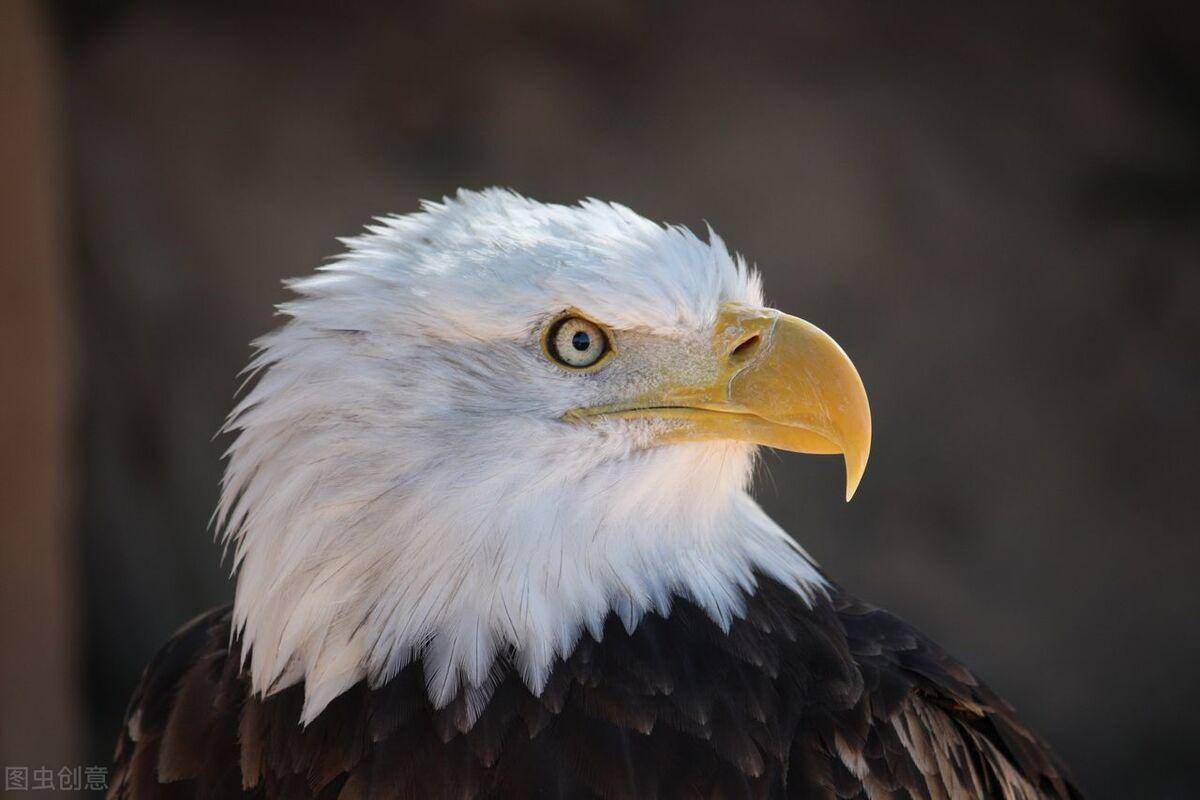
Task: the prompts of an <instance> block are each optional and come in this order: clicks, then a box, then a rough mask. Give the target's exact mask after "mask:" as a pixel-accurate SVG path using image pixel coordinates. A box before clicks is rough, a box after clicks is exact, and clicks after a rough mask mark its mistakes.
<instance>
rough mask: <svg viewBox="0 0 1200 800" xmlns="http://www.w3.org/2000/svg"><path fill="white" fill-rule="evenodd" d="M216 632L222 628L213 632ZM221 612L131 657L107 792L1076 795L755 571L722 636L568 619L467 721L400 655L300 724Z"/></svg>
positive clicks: (909, 664)
mask: <svg viewBox="0 0 1200 800" xmlns="http://www.w3.org/2000/svg"><path fill="white" fill-rule="evenodd" d="M231 643H232V644H231ZM241 663H242V659H241V652H240V649H239V647H238V643H237V641H236V639H234V638H232V637H231V635H230V615H229V610H228V609H220V610H217V611H213V612H210V613H208V614H206V615H204V616H202V617H200V618H198V619H196V620H195V621H193V622H192V623H190V624H189V625H188V626H186V627H185V628H184V629H183V630H181V631H180V632H179V633H178V634H177V635H176V636H175V637H174V638H173V639H172V640H171V641H170V642H169V643H168V644H167V645H166V646H165V647H164V648H163V649H162V650H161V651H160V652H159V654H158V655H157V656H156V657H155V658H154V660H153V661H152V662H151V663H150V665H149V666H148V667H147V669H146V672H145V675H144V676H143V678H142V682H141V685H140V686H139V687H138V689H137V691H136V692H135V694H134V696H133V699H132V701H131V703H130V710H129V715H128V718H127V721H126V726H125V730H124V731H123V732H122V734H121V737H120V741H119V742H118V745H117V753H116V762H117V764H116V770H115V772H114V777H113V782H112V790H111V793H110V797H112V798H129V799H130V800H138V799H140V798H160V797H162V798H169V797H186V798H193V797H196V798H199V797H207V798H223V797H262V798H314V797H319V798H344V799H345V800H356V799H357V798H380V799H381V800H382V799H386V798H413V799H414V800H418V799H419V800H426V799H432V798H443V797H444V798H481V799H482V798H534V797H536V798H858V797H862V798H893V797H894V798H905V797H912V798H975V797H986V798H992V797H996V798H1040V797H1051V798H1077V797H1079V796H1080V795H1079V792H1078V791H1077V790H1076V789H1075V787H1074V786H1073V785H1072V784H1071V783H1070V781H1069V779H1068V778H1067V776H1066V773H1065V770H1064V769H1063V767H1062V766H1061V764H1060V763H1059V761H1058V760H1057V759H1056V757H1055V756H1054V754H1053V753H1052V752H1051V751H1050V750H1049V748H1048V747H1047V746H1046V745H1045V744H1044V743H1042V742H1041V741H1040V740H1039V739H1037V738H1036V737H1035V736H1034V735H1033V734H1031V733H1030V732H1029V731H1028V730H1027V729H1026V728H1024V727H1023V726H1022V725H1021V724H1020V723H1019V722H1018V721H1017V720H1016V718H1015V717H1014V715H1013V713H1012V711H1011V709H1009V708H1008V706H1007V705H1005V704H1004V702H1003V701H1002V700H1000V699H999V698H998V697H997V696H996V695H995V694H993V693H992V692H991V691H990V690H989V689H988V688H987V687H986V686H984V685H983V684H982V683H981V682H980V681H978V680H977V679H976V678H975V677H974V676H973V675H972V674H971V673H970V672H969V671H968V670H967V669H966V668H965V667H963V666H962V665H961V664H959V663H957V662H956V661H954V660H953V659H951V658H950V657H948V656H947V655H946V654H945V653H944V652H943V651H942V650H941V649H940V648H939V647H937V646H936V645H935V644H933V643H932V642H930V641H929V640H928V639H927V638H925V637H924V636H922V635H921V634H920V633H919V632H917V631H916V630H915V629H913V628H912V627H910V626H909V625H907V624H905V623H904V622H902V621H900V620H898V619H897V618H895V617H893V616H892V615H890V614H888V613H887V612H885V611H881V610H879V609H875V608H872V607H870V606H867V605H864V604H862V603H860V602H859V601H857V600H855V599H854V598H852V597H850V596H848V595H846V594H844V593H841V592H840V591H839V590H837V589H836V588H835V589H834V590H833V594H832V597H831V599H822V600H820V601H819V602H818V603H817V605H816V606H815V607H814V608H809V607H807V606H806V605H805V604H804V603H803V602H802V601H801V600H800V598H798V597H796V596H795V595H794V594H792V593H791V592H790V591H788V590H787V589H786V588H784V587H782V586H780V585H778V584H776V583H774V582H772V581H770V580H769V579H766V578H760V580H759V590H758V591H757V592H756V593H755V594H754V595H753V596H751V597H748V598H747V603H746V613H745V615H744V617H743V618H741V619H737V620H735V621H734V623H733V625H732V627H731V629H730V630H729V631H728V632H727V633H726V632H723V631H722V630H720V629H719V628H718V627H717V626H716V625H715V624H713V622H712V621H711V620H710V619H709V618H708V617H707V616H706V615H705V613H704V612H703V611H702V610H700V609H699V608H697V607H695V606H694V605H692V604H691V603H689V602H687V601H685V600H681V599H677V600H676V602H675V605H674V608H673V610H672V612H671V614H670V616H669V617H667V618H662V617H657V616H650V617H648V618H646V619H645V620H643V621H642V622H641V624H640V625H639V626H638V627H637V629H636V630H635V631H634V632H633V633H632V634H629V633H627V632H626V631H625V629H624V628H623V627H622V626H621V624H620V622H619V621H618V620H617V618H616V617H615V616H611V617H610V618H609V620H608V621H607V624H606V627H605V630H604V636H603V640H602V641H600V642H597V641H595V640H593V639H592V638H591V637H589V636H587V635H586V634H585V635H584V637H583V639H582V640H581V642H580V643H579V645H578V646H577V647H576V649H575V651H574V652H573V653H572V655H571V657H570V658H568V659H567V660H566V661H564V662H561V663H559V664H557V665H556V667H555V669H554V671H553V674H552V677H551V679H550V682H549V684H548V685H547V687H546V689H545V691H544V692H543V693H542V694H541V696H540V697H538V696H534V695H533V694H531V693H530V692H529V690H528V689H527V688H526V687H525V685H524V684H523V683H522V681H521V679H520V677H519V675H517V674H516V673H515V672H514V671H512V670H509V671H508V672H507V674H505V675H504V677H503V678H502V679H501V681H500V683H499V685H498V686H497V688H496V691H495V694H494V695H493V697H492V699H491V700H490V702H489V703H488V704H487V706H486V708H485V709H484V711H483V712H482V714H481V715H480V716H479V718H478V720H477V721H475V722H474V724H470V716H469V715H468V713H467V710H466V709H465V707H464V706H463V705H462V704H461V703H453V704H451V705H450V706H449V707H447V708H444V709H441V710H435V709H433V708H432V707H431V706H430V704H429V702H428V700H427V699H426V693H425V687H424V676H423V674H422V672H421V666H420V664H419V663H416V664H413V665H411V666H410V667H408V668H407V669H405V670H404V671H403V672H401V673H400V674H399V675H398V676H396V677H395V678H394V679H393V680H391V681H390V682H388V683H387V684H386V685H384V686H382V687H380V688H378V689H374V690H371V689H369V688H368V687H367V686H365V685H363V684H360V685H358V686H355V687H354V688H353V689H351V690H350V691H348V692H346V693H345V694H344V695H342V696H341V697H339V698H337V699H336V700H335V701H334V702H333V703H331V704H330V705H329V707H328V708H327V709H326V710H325V711H324V712H322V713H321V715H320V716H319V717H318V718H317V719H316V720H315V721H314V722H313V723H312V724H310V725H309V726H307V727H301V726H300V724H299V718H300V710H301V706H302V700H303V687H302V686H293V687H290V688H288V689H285V690H283V691H281V692H279V693H278V694H276V695H273V696H271V697H268V698H266V699H261V698H258V697H255V696H252V695H251V694H250V692H249V680H248V678H247V677H246V676H245V675H244V674H243V673H242V672H241V669H240V665H241Z"/></svg>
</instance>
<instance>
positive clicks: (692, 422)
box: [567, 303, 871, 501]
mask: <svg viewBox="0 0 1200 800" xmlns="http://www.w3.org/2000/svg"><path fill="white" fill-rule="evenodd" d="M711 357H712V358H713V359H714V364H712V365H706V366H709V367H712V369H706V370H702V372H703V373H704V374H707V375H712V374H715V375H716V377H715V379H712V380H709V379H705V380H704V381H703V382H702V383H701V384H699V385H697V384H695V383H694V382H690V381H688V380H687V379H682V378H681V379H679V380H671V379H668V380H666V381H665V385H664V386H663V387H662V388H661V389H658V390H655V391H653V392H650V393H648V394H646V395H644V396H642V397H638V398H636V399H635V400H634V401H632V402H629V403H625V404H621V405H611V406H603V407H597V408H583V409H577V410H575V411H572V412H570V413H569V414H568V415H567V419H568V420H570V421H575V422H584V421H587V420H589V419H595V418H596V417H619V418H623V419H654V420H663V421H668V422H670V423H671V424H670V425H666V426H663V429H662V430H663V432H662V433H660V434H658V435H656V437H655V442H656V443H671V442H698V441H716V440H726V441H728V440H733V441H741V442H752V443H754V444H761V445H766V446H767V447H775V448H778V449H780V450H791V451H793V452H798V453H822V454H829V453H841V454H842V456H843V457H844V458H845V461H846V500H847V501H848V500H849V499H850V498H851V497H852V496H853V495H854V491H855V489H857V488H858V484H859V481H860V480H862V476H863V472H865V471H866V468H867V456H868V455H869V453H870V451H871V409H870V407H869V406H868V405H867V393H866V390H865V389H864V388H863V384H862V380H861V379H860V378H859V377H858V370H856V369H855V368H854V364H852V363H851V361H850V359H849V358H848V357H847V356H846V354H845V353H844V352H843V351H842V348H841V347H839V346H838V344H837V342H835V341H834V340H833V339H831V338H830V337H829V336H828V335H827V334H826V333H825V332H824V331H822V330H821V329H820V328H818V327H816V326H815V325H812V324H810V323H808V322H805V321H804V320H802V319H797V318H796V317H791V316H788V315H787V314H783V313H781V312H779V311H775V310H774V309H761V308H751V307H749V306H743V305H740V304H736V303H725V304H724V305H722V307H721V312H720V315H719V316H718V318H717V324H716V327H715V329H714V334H713V342H712V351H711ZM683 372H691V374H693V375H694V374H696V371H695V370H684V371H683Z"/></svg>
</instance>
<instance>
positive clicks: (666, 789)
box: [111, 190, 1079, 800]
mask: <svg viewBox="0 0 1200 800" xmlns="http://www.w3.org/2000/svg"><path fill="white" fill-rule="evenodd" d="M343 242H344V244H345V245H346V247H347V250H346V252H345V254H344V255H342V256H340V257H338V258H337V259H336V260H334V261H332V262H331V263H329V264H328V265H326V266H324V267H322V268H321V269H320V270H319V271H318V272H317V273H316V274H315V275H313V276H311V277H306V278H303V279H300V280H296V281H293V282H291V283H290V284H289V286H290V289H291V290H292V291H293V292H294V295H295V296H294V298H293V299H291V300H290V301H289V302H286V303H284V304H283V305H281V306H280V307H279V308H280V311H281V312H282V313H283V314H284V315H286V316H287V317H288V321H287V322H286V324H285V325H283V327H282V328H280V329H278V330H276V331H275V332H273V333H271V334H269V335H267V336H265V337H264V338H262V339H260V340H259V341H258V342H256V346H257V355H256V356H255V358H254V359H253V360H252V361H251V363H250V365H249V366H248V367H247V370H248V372H249V373H250V374H251V383H252V388H250V389H249V391H248V392H246V393H245V394H244V395H243V397H242V399H241V400H240V402H239V404H238V405H237V406H236V407H235V408H234V410H233V411H232V413H231V414H230V416H229V420H228V423H227V426H226V430H227V431H228V432H229V433H230V434H231V435H232V444H231V446H230V447H229V450H228V452H227V454H226V455H227V459H228V461H227V467H226V470H225V475H224V479H223V483H222V494H221V498H220V503H219V507H218V509H217V512H216V524H217V526H218V530H219V532H220V533H219V535H220V536H221V537H222V539H223V541H224V542H225V544H226V545H227V547H228V548H229V551H230V552H231V553H232V562H233V566H234V570H235V572H236V576H237V589H236V599H235V601H234V603H233V605H232V606H231V607H227V608H222V609H218V610H215V611H211V612H209V613H207V614H204V615H202V616H200V617H198V618H197V619H195V620H194V621H192V622H191V623H189V624H188V625H186V626H185V627H184V628H183V629H181V630H180V631H179V632H178V633H177V634H176V635H175V637H174V638H172V639H171V640H170V641H169V642H168V643H167V644H166V645H165V646H164V647H163V648H162V650H161V651H160V652H159V653H158V654H157V655H156V656H155V657H154V659H153V660H152V661H151V663H150V665H149V666H148V667H147V668H146V671H145V673H144V675H143V677H142V680H141V683H140V685H139V687H138V688H137V690H136V691H135V693H134V695H133V698H132V701H131V703H130V706H129V712H128V715H127V718H126V722H125V725H124V728H123V730H122V732H121V735H120V739H119V742H118V745H117V753H116V769H115V771H114V773H113V779H112V789H111V796H112V797H116V798H157V797H242V796H244V797H265V798H310V797H320V798H346V799H347V800H352V799H354V798H443V797H445V798H534V797H537V798H785V797H786V798H801V797H803V798H808V797H814V798H835V797H836V798H851V797H865V798H902V797H914V798H974V797H998V798H1009V799H1010V800H1021V799H1025V798H1041V797H1057V798H1068V797H1078V796H1079V794H1078V791H1077V790H1076V789H1075V787H1074V786H1073V784H1072V783H1071V781H1070V779H1069V778H1068V777H1067V773H1066V770H1065V768H1064V767H1063V766H1062V765H1061V763H1060V762H1059V760H1058V759H1057V758H1056V757H1055V756H1054V754H1053V753H1052V752H1051V751H1050V749H1049V748H1048V747H1047V746H1046V745H1045V744H1044V743H1043V742H1042V741H1041V740H1040V739H1039V738H1037V737H1036V736H1035V735H1034V734H1033V733H1031V732H1030V731H1029V730H1028V729H1026V728H1025V727H1024V726H1023V725H1022V724H1021V723H1020V722H1018V720H1017V719H1016V718H1015V716H1014V714H1013V712H1012V710H1011V709H1010V708H1009V707H1008V706H1007V705H1006V704H1005V703H1004V701H1002V700H1001V699H1000V698H999V697H997V696H996V695H995V694H994V693H993V692H992V691H990V690H989V689H988V688H987V687H986V686H985V685H984V684H983V683H982V682H980V681H979V680H978V679H977V678H976V677H975V676H974V675H973V674H972V673H971V672H970V671H969V670H968V669H967V668H966V667H964V666H963V665H962V664H960V663H958V662H957V661H955V660H954V659H952V658H951V657H949V656H948V655H946V653H945V652H943V651H942V650H941V649H940V648H939V647H938V646H937V645H936V644H934V643H933V642H931V641H930V640H929V639H928V638H926V637H925V636H924V635H922V634H921V633H920V632H919V631H917V630H916V629H914V628H912V627H910V626H909V625H908V624H906V623H904V622H902V621H901V620H899V619H897V618H896V617H894V616H892V615H891V614H889V613H887V612H886V611H882V610H880V609H878V608H874V607H872V606H870V605H867V604H865V603H863V602H861V601H859V600H857V599H855V598H854V597H852V596H851V595H850V594H848V593H847V592H846V591H844V590H843V589H842V588H841V587H840V586H838V585H837V584H836V583H834V582H833V581H832V580H831V579H830V578H828V577H827V576H826V575H825V574H824V573H823V572H822V571H821V570H820V569H819V568H818V567H817V566H816V564H815V563H814V562H813V560H812V559H811V558H810V557H809V556H808V554H807V553H805V551H804V550H803V549H802V548H801V547H800V546H799V545H798V544H797V543H796V542H795V541H794V540H793V539H792V537H790V536H789V535H788V534H787V533H786V532H785V531H783V530H782V529H781V528H780V527H779V526H778V525H777V524H776V523H774V522H773V521H772V520H771V519H770V518H769V517H768V516H767V515H766V514H765V513H764V512H763V511H762V509H761V508H760V507H759V506H758V505H757V504H756V503H755V501H754V500H753V499H752V498H751V496H750V494H749V493H748V489H749V484H750V479H751V472H752V465H753V462H754V458H755V453H756V451H757V449H758V448H759V447H760V446H766V447H774V448H779V449H783V450H789V451H796V452H802V453H829V454H841V455H842V456H843V458H844V461H845V467H846V497H847V499H849V497H850V495H852V494H853V493H854V491H855V488H856V487H857V486H858V483H859V480H860V479H861V477H862V475H863V471H864V469H865V467H866V463H867V456H868V452H869V449H870V443H871V418H870V411H869V409H868V405H867V397H866V393H865V391H864V389H863V384H862V382H861V380H860V379H859V375H858V373H857V371H856V370H855V368H854V366H853V365H852V364H851V362H850V360H849V358H847V356H846V354H845V353H844V352H843V351H842V349H841V348H840V347H839V346H838V345H837V344H836V343H835V342H834V340H833V339H831V338H830V337H829V336H827V335H826V334H825V333H823V332H822V331H821V330H819V329H818V328H816V327H815V326H813V325H811V324H809V323H807V322H804V321H802V320H800V319H797V318H796V317H792V316H788V315H787V314H783V313H781V312H779V311H775V310H772V309H769V308H765V307H764V305H763V293H762V287H761V283H760V279H759V276H758V274H757V273H756V272H755V271H753V270H752V269H750V268H749V267H748V266H747V265H746V263H745V262H744V261H743V260H742V259H740V258H737V257H734V256H731V255H730V254H729V252H728V251H727V250H726V247H725V245H724V243H723V242H722V240H721V239H720V238H719V237H718V236H717V235H716V234H715V233H713V232H712V231H711V230H710V231H709V232H708V235H707V241H704V240H702V239H701V238H698V237H697V236H695V235H693V234H692V233H691V232H689V231H688V230H686V229H684V228H682V227H675V226H667V227H664V226H661V225H658V224H656V223H653V222H650V221H649V220H646V219H644V218H642V217H640V216H638V215H637V214H635V213H634V212H632V211H630V210H629V209H627V208H624V207H622V206H620V205H614V204H609V203H603V202H599V201H596V200H588V201H585V202H582V203H580V204H579V205H577V206H570V207H568V206H561V205H546V204H542V203H538V202H535V201H532V200H529V199H526V198H524V197H521V196H519V195H517V194H514V193H511V192H508V191H499V190H492V191H485V192H480V193H473V192H465V191H464V192H460V193H458V194H457V196H456V197H454V198H450V199H446V200H444V201H443V202H442V203H426V204H425V205H424V206H423V208H422V210H421V211H420V212H419V213H414V214H409V215H405V216H391V217H385V218H380V219H379V220H377V222H376V224H374V225H371V226H369V227H368V228H367V230H366V232H365V233H364V234H363V235H361V236H358V237H355V238H350V239H346V240H343Z"/></svg>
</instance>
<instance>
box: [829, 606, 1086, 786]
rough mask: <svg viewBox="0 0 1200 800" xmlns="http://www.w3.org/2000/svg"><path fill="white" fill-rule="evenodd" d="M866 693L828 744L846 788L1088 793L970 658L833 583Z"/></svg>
mask: <svg viewBox="0 0 1200 800" xmlns="http://www.w3.org/2000/svg"><path fill="white" fill-rule="evenodd" d="M831 600H832V603H833V606H834V608H835V610H836V612H837V617H838V620H839V622H840V624H841V627H842V630H843V631H844V633H845V637H846V642H847V645H848V647H849V650H850V653H851V654H852V656H853V658H854V662H855V664H856V666H857V668H858V671H859V673H860V674H861V675H862V679H863V692H862V696H861V698H860V699H859V701H858V702H857V703H855V704H854V706H853V707H851V708H848V709H846V710H845V711H844V712H843V713H844V714H845V715H846V716H847V717H848V721H849V722H850V723H851V724H849V725H848V724H847V722H846V721H844V722H843V723H842V725H841V726H840V727H839V728H838V729H837V730H836V731H833V732H832V733H827V734H826V735H825V736H824V737H823V739H822V741H821V746H822V747H823V748H824V750H825V752H826V753H827V754H829V755H830V756H833V755H836V756H837V760H838V761H840V762H841V766H842V767H844V771H842V770H839V769H831V770H830V773H831V777H833V778H834V780H833V781H832V783H833V784H834V785H835V786H836V787H837V790H838V792H839V795H840V796H843V797H852V796H857V795H856V794H854V793H850V794H842V792H843V791H845V790H847V789H849V788H850V787H851V786H852V785H857V787H858V788H859V789H860V791H861V792H862V793H864V794H865V795H866V796H867V797H870V798H875V797H892V796H895V794H896V793H900V796H905V793H907V794H908V795H910V796H912V797H921V798H924V797H929V798H938V797H948V798H977V797H986V798H992V797H996V798H1005V800H1026V799H1028V800H1033V799H1034V798H1080V797H1082V795H1081V793H1080V791H1079V790H1078V788H1077V787H1076V786H1075V785H1074V783H1073V782H1072V780H1071V778H1070V777H1069V775H1068V772H1067V770H1066V767H1065V766H1064V765H1063V763H1062V762H1061V761H1060V760H1059V758H1058V757H1057V756H1056V755H1055V754H1054V752H1053V750H1051V748H1050V747H1049V745H1047V744H1046V743H1045V742H1044V741H1042V740H1041V739H1040V738H1039V737H1037V736H1036V735H1035V734H1034V733H1033V732H1031V731H1030V730H1029V729H1028V728H1027V727H1025V726H1024V725H1023V724H1022V723H1021V722H1020V721H1019V720H1018V719H1017V717H1016V714H1015V712H1014V711H1013V709H1012V708H1011V707H1010V706H1009V705H1008V704H1007V703H1006V702H1005V701H1004V700H1003V699H1001V698H1000V697H999V696H998V695H997V694H996V693H995V692H993V691H992V690H991V689H990V688H989V687H988V686H987V685H986V684H985V683H984V682H983V681H981V680H980V679H979V678H978V677H976V676H975V674H974V673H972V672H971V670H969V669H968V668H967V667H965V666H964V665H963V664H961V663H960V662H958V661H956V660H955V659H953V658H952V657H950V656H949V655H948V654H947V653H946V652H945V651H944V650H942V648H941V647H939V646H938V645H937V644H935V643H934V642H933V641H932V640H931V639H929V637H927V636H925V635H924V634H922V633H921V632H920V631H919V630H917V629H916V628H914V627H913V626H911V625H909V624H908V623H906V622H904V621H903V620H901V619H899V618H898V617H896V616H894V615H892V614H890V613H889V612H887V611H884V610H882V609H879V608H875V607H873V606H871V605H868V604H866V603H864V602H862V601H861V600H858V599H857V598H855V597H853V596H851V595H849V594H847V593H845V592H843V591H841V590H840V589H837V588H836V587H835V588H834V591H833V593H832V598H831Z"/></svg>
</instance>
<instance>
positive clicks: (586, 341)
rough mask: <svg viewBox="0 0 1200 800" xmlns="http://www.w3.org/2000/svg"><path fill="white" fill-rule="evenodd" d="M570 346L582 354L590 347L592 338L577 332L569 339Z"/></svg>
mask: <svg viewBox="0 0 1200 800" xmlns="http://www.w3.org/2000/svg"><path fill="white" fill-rule="evenodd" d="M571 346H572V347H574V348H575V349H576V350H579V351H581V352H582V351H583V350H587V349H588V348H589V347H591V346H592V338H591V337H590V336H588V335H587V334H586V333H584V332H583V331H578V332H576V334H575V335H574V336H572V337H571Z"/></svg>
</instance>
